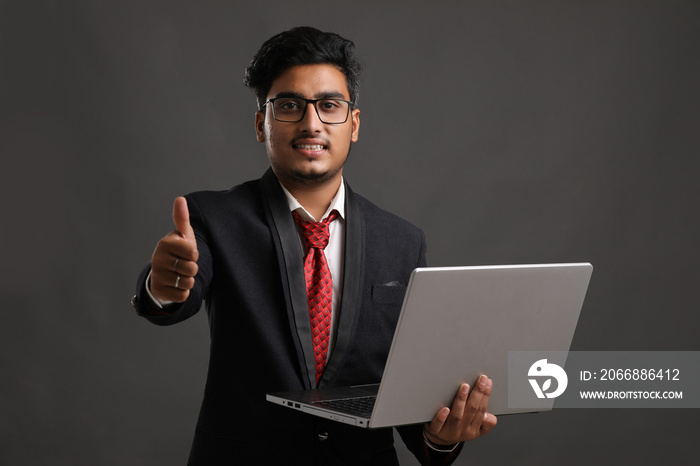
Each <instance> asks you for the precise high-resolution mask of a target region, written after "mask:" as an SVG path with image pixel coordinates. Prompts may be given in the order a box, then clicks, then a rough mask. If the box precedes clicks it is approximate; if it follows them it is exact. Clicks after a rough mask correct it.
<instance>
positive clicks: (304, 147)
mask: <svg viewBox="0 0 700 466" xmlns="http://www.w3.org/2000/svg"><path fill="white" fill-rule="evenodd" d="M294 148H295V149H301V150H323V149H325V148H326V146H323V145H321V144H296V145H295V146H294Z"/></svg>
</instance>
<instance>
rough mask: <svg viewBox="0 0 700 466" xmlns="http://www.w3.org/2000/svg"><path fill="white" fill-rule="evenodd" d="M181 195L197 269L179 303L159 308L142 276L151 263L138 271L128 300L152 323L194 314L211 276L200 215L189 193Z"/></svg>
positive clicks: (198, 307)
mask: <svg viewBox="0 0 700 466" xmlns="http://www.w3.org/2000/svg"><path fill="white" fill-rule="evenodd" d="M185 198H186V199H187V206H188V209H189V211H190V223H191V225H192V228H193V229H194V232H195V237H196V238H197V249H198V251H199V259H198V260H197V265H198V266H199V271H198V272H197V275H196V276H195V285H194V288H192V290H191V291H190V295H189V297H188V298H187V300H186V301H185V302H183V303H173V304H169V305H167V306H164V307H163V308H160V307H158V306H157V305H156V304H155V303H154V302H153V300H152V299H151V298H150V296H148V292H147V291H146V279H147V277H148V274H149V272H150V270H151V265H150V264H148V265H147V266H146V267H145V268H144V269H143V270H142V271H141V273H140V275H139V277H138V280H137V281H136V295H135V296H134V298H133V299H132V305H133V307H134V309H135V310H136V314H138V315H140V316H142V317H145V318H146V319H148V320H149V321H150V322H152V323H154V324H156V325H172V324H176V323H178V322H182V321H183V320H186V319H188V318H190V317H192V316H193V315H195V314H196V313H197V312H198V311H199V309H200V308H201V307H202V301H203V300H204V298H205V297H206V293H207V290H208V289H209V284H210V283H211V279H212V277H213V267H212V257H211V252H210V250H209V245H208V242H207V235H206V223H205V220H204V216H203V215H202V213H201V211H200V209H199V207H198V205H197V203H196V202H195V201H194V199H193V198H192V197H191V195H187V196H185Z"/></svg>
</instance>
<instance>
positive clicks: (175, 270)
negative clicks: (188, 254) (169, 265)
mask: <svg viewBox="0 0 700 466" xmlns="http://www.w3.org/2000/svg"><path fill="white" fill-rule="evenodd" d="M179 260H180V258H179V257H176V258H175V263H174V264H173V272H175V273H177V262H178V261H179Z"/></svg>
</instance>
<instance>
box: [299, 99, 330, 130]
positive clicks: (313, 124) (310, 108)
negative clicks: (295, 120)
mask: <svg viewBox="0 0 700 466" xmlns="http://www.w3.org/2000/svg"><path fill="white" fill-rule="evenodd" d="M299 124H300V126H301V129H302V130H304V131H309V132H311V133H317V132H320V131H321V129H322V128H323V125H324V124H325V123H323V122H322V121H321V119H320V118H319V117H318V111H317V110H316V105H315V104H314V103H312V102H307V103H306V112H305V113H304V117H303V118H302V119H301V121H300V122H299Z"/></svg>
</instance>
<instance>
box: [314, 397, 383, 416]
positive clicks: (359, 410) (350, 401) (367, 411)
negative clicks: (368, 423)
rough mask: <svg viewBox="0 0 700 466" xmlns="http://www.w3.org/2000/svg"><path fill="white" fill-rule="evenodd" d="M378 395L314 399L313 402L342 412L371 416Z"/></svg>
mask: <svg viewBox="0 0 700 466" xmlns="http://www.w3.org/2000/svg"><path fill="white" fill-rule="evenodd" d="M376 399H377V397H376V396H361V397H357V398H342V399H338V400H325V401H314V402H313V404H314V405H316V406H320V407H322V408H328V409H333V410H335V411H338V412H341V413H347V414H352V415H354V416H361V417H366V418H369V417H370V416H371V415H372V409H373V408H374V402H375V401H376Z"/></svg>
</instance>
